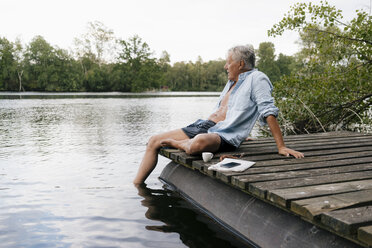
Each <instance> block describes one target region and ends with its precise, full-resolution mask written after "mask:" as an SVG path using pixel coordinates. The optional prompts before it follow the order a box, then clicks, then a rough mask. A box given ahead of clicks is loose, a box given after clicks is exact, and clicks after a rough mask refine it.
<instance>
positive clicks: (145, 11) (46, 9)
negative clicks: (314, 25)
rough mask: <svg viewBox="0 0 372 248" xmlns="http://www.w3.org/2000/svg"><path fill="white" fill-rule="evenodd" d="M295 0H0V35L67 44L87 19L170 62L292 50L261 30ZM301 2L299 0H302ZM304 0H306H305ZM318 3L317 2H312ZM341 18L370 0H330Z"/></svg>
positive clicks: (287, 39)
mask: <svg viewBox="0 0 372 248" xmlns="http://www.w3.org/2000/svg"><path fill="white" fill-rule="evenodd" d="M296 2H299V0H260V1H258V0H257V1H251V0H224V1H220V0H157V1H154V0H130V1H126V0H105V1H98V0H63V1H60V0H32V1H31V0H0V37H5V38H7V39H9V40H11V41H14V40H15V38H16V37H20V38H21V40H22V41H23V42H24V43H28V42H29V41H30V40H31V39H32V38H33V37H34V36H36V35H41V36H43V37H44V38H45V39H46V40H47V41H48V42H49V43H50V44H52V45H56V46H59V47H60V48H64V49H69V48H71V47H72V46H73V39H74V38H75V37H79V36H80V35H82V34H83V33H85V31H86V27H87V23H88V22H93V21H100V22H102V23H103V24H104V25H105V26H106V27H108V28H110V29H112V30H113V31H114V33H115V36H116V37H118V38H122V39H127V38H129V37H131V36H133V35H135V34H137V35H139V36H140V37H141V38H142V39H143V40H144V41H146V42H147V43H148V44H149V46H150V48H151V49H152V50H153V51H154V52H155V56H157V57H159V56H160V54H161V52H162V51H163V50H166V51H167V52H168V53H169V54H170V56H171V61H172V62H177V61H189V60H192V61H195V60H196V59H197V57H198V56H199V55H200V56H201V57H202V58H203V60H204V61H208V60H212V59H218V58H224V56H225V52H226V50H227V49H228V48H230V47H231V46H233V45H237V44H247V43H251V44H253V46H254V47H255V48H257V47H258V44H259V43H261V42H264V41H271V42H273V43H274V44H275V47H276V53H277V54H278V53H284V54H287V55H292V54H294V53H295V52H296V51H297V50H298V47H297V45H296V44H295V41H296V40H297V38H298V36H297V34H296V33H291V32H285V33H284V35H283V36H281V37H277V38H271V37H270V38H269V37H268V36H267V30H268V29H270V28H271V27H272V25H273V24H275V23H277V22H279V21H280V20H281V18H282V17H283V15H284V14H285V13H286V12H287V11H288V10H289V7H290V6H291V5H293V4H294V3H296ZM302 2H303V1H302ZM305 2H309V1H305ZM312 2H316V3H319V2H320V1H312ZM329 2H330V3H331V4H333V5H335V6H336V7H337V8H339V9H341V10H342V11H343V15H344V17H345V19H346V20H350V18H352V17H353V16H355V10H356V9H361V8H363V9H366V10H368V11H369V8H370V4H371V0H330V1H329Z"/></svg>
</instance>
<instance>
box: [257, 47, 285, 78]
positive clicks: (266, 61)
mask: <svg viewBox="0 0 372 248" xmlns="http://www.w3.org/2000/svg"><path fill="white" fill-rule="evenodd" d="M256 54H257V57H258V60H257V68H258V69H259V70H260V71H262V72H264V73H266V74H267V76H268V77H269V78H270V80H271V81H272V82H276V81H278V79H279V78H280V69H279V67H278V65H277V63H275V47H274V44H273V43H271V42H262V43H260V45H259V48H258V50H257V52H256Z"/></svg>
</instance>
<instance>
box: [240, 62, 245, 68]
mask: <svg viewBox="0 0 372 248" xmlns="http://www.w3.org/2000/svg"><path fill="white" fill-rule="evenodd" d="M244 66H245V62H244V60H240V62H239V70H243V68H244Z"/></svg>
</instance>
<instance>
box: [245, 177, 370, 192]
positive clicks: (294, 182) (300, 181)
mask: <svg viewBox="0 0 372 248" xmlns="http://www.w3.org/2000/svg"><path fill="white" fill-rule="evenodd" d="M370 178H372V171H362V172H348V173H342V174H336V175H323V176H314V177H305V178H295V179H284V180H278V181H269V182H260V183H251V184H249V185H248V189H247V190H248V191H249V192H250V193H252V194H254V195H256V196H259V197H261V198H266V194H267V192H268V191H272V190H274V189H284V188H293V187H304V186H312V185H321V184H330V183H337V182H348V181H355V180H358V179H370Z"/></svg>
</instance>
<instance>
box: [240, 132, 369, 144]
mask: <svg viewBox="0 0 372 248" xmlns="http://www.w3.org/2000/svg"><path fill="white" fill-rule="evenodd" d="M361 136H372V135H371V134H365V133H356V132H348V131H346V132H344V131H340V132H328V133H315V134H300V135H287V136H283V139H284V141H295V140H320V139H337V138H345V137H351V138H352V137H361ZM249 142H251V143H253V142H257V143H262V142H274V138H273V137H258V138H253V140H249V141H244V142H243V144H245V143H249Z"/></svg>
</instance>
